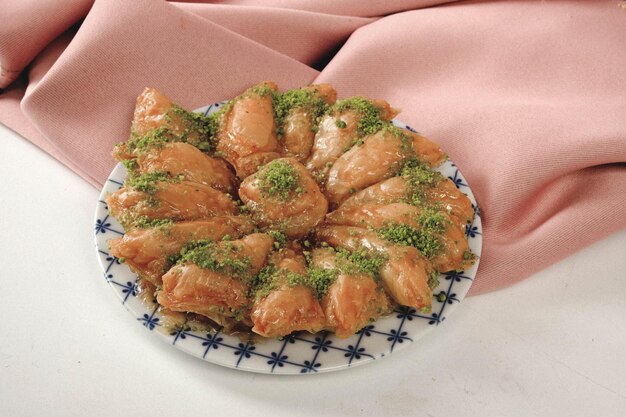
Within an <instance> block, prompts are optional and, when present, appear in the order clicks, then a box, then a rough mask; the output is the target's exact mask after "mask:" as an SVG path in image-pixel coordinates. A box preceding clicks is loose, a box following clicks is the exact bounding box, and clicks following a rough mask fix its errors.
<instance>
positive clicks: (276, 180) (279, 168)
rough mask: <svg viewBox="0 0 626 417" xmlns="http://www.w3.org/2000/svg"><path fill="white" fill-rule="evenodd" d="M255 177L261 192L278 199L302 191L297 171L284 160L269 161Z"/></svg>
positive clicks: (283, 198)
mask: <svg viewBox="0 0 626 417" xmlns="http://www.w3.org/2000/svg"><path fill="white" fill-rule="evenodd" d="M257 178H258V180H259V187H260V189H261V192H263V193H265V194H266V195H268V196H271V197H275V198H277V199H279V200H283V201H284V200H287V199H288V198H289V196H290V195H291V194H292V193H296V194H298V195H300V194H302V193H303V192H304V190H303V188H302V187H301V186H300V177H299V175H298V172H297V171H296V169H295V168H294V167H293V166H292V165H291V164H290V163H289V162H287V161H285V160H275V161H272V162H270V163H269V164H267V165H266V166H265V167H264V168H263V169H262V170H261V171H260V172H259V173H258V174H257ZM298 190H299V191H298Z"/></svg>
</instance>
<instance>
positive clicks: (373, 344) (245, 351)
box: [95, 102, 482, 374]
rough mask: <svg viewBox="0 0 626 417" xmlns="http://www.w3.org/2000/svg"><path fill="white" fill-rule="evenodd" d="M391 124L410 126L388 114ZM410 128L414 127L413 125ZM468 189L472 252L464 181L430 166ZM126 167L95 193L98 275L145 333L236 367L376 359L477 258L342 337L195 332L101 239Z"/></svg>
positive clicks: (437, 319) (455, 290)
mask: <svg viewBox="0 0 626 417" xmlns="http://www.w3.org/2000/svg"><path fill="white" fill-rule="evenodd" d="M222 105H223V102H221V103H215V104H212V105H210V106H206V107H203V108H200V109H198V110H196V111H197V112H201V113H204V114H205V115H206V114H210V113H212V112H215V111H217V110H218V109H219V108H220V106H222ZM394 124H395V125H396V126H399V127H402V128H407V129H409V130H413V129H411V128H410V127H408V126H407V125H405V124H403V123H401V122H397V121H395V120H394ZM413 131H414V130H413ZM437 170H438V171H440V172H441V173H442V174H443V175H444V176H446V177H448V178H450V179H451V180H452V181H453V182H454V183H455V184H456V186H457V188H459V189H460V190H461V191H462V192H464V193H465V194H467V195H468V197H469V198H470V200H471V202H472V205H473V207H474V213H475V215H474V221H473V223H472V224H470V225H467V227H466V235H467V237H468V243H469V246H470V249H471V250H472V252H473V253H474V254H476V255H478V257H479V259H480V254H481V249H482V227H481V222H480V211H479V209H478V205H477V204H476V200H475V198H474V195H473V194H472V191H471V189H470V188H469V185H468V184H467V181H465V178H463V175H462V174H461V172H460V171H459V169H458V168H457V167H456V166H455V165H454V163H453V162H452V161H450V160H448V161H446V162H445V163H444V164H443V165H442V166H440V167H439V168H437ZM125 177H126V170H125V168H124V166H123V165H122V164H118V165H117V166H116V167H115V168H114V169H113V172H111V175H110V176H109V178H108V179H107V181H106V183H105V185H104V187H103V189H102V193H101V194H100V197H99V200H98V203H97V207H96V216H95V243H96V251H97V256H98V260H99V262H100V266H101V267H102V271H103V274H104V279H105V280H106V281H107V282H108V283H109V285H110V286H111V289H112V290H113V292H114V293H115V295H116V296H117V297H118V299H119V300H120V302H121V304H122V305H123V306H124V307H126V309H127V310H128V311H129V312H130V313H131V315H132V316H133V317H134V319H135V321H136V322H137V323H138V324H140V325H142V326H143V327H144V328H145V329H146V330H147V331H148V332H150V333H155V334H157V335H159V336H160V337H161V338H162V339H163V340H164V341H166V342H167V343H169V344H171V345H173V346H174V347H175V348H177V349H180V350H183V351H185V352H187V353H189V354H191V355H193V356H196V357H198V358H200V359H203V360H205V361H207V362H211V363H214V364H217V365H222V366H226V367H230V368H236V369H239V370H244V371H250V372H259V373H271V374H309V373H317V372H328V371H336V370H341V369H347V368H350V367H353V366H357V365H362V364H365V363H368V362H371V361H373V360H376V359H380V358H382V357H384V356H387V355H389V354H390V353H393V352H397V351H399V350H400V349H404V348H406V347H407V346H410V345H412V344H413V343H414V342H416V341H417V340H418V339H419V338H421V337H423V336H424V335H425V334H426V333H428V332H429V331H431V330H433V329H438V330H437V331H440V330H439V327H440V325H441V324H442V323H443V322H444V321H446V320H447V319H448V317H449V316H450V314H451V313H452V312H453V311H454V310H455V309H456V308H457V307H458V306H459V304H460V303H461V301H462V300H463V298H464V297H465V295H466V294H467V291H468V290H469V289H470V287H471V285H472V282H473V280H474V277H475V276H476V270H477V269H478V262H476V264H475V265H473V266H472V268H470V269H468V270H466V271H463V272H450V273H444V274H441V276H440V277H439V286H438V287H437V288H436V289H435V290H434V291H433V294H435V298H434V299H433V307H432V312H431V313H428V314H423V313H420V312H418V311H416V310H415V309H412V308H406V307H402V308H399V309H398V310H396V311H394V312H393V313H392V314H391V315H389V316H386V317H383V318H381V319H379V320H377V321H375V322H374V323H371V324H370V325H368V326H367V327H365V328H364V329H362V330H360V331H359V332H358V333H356V334H354V335H353V336H351V337H349V338H347V339H340V338H338V337H336V336H335V335H334V334H332V333H327V332H321V333H317V334H308V333H298V334H295V335H291V336H289V337H286V338H284V339H283V340H276V339H271V340H265V341H262V342H257V343H251V342H243V341H242V340H241V339H240V338H238V337H236V336H231V335H227V334H224V333H221V332H220V331H215V332H206V331H205V332H199V331H186V330H184V329H178V330H173V329H168V328H167V327H166V326H164V323H163V321H164V319H163V317H162V315H161V314H160V312H159V311H158V306H157V305H155V304H150V303H147V302H145V301H144V300H143V299H142V298H141V297H140V296H139V287H138V278H137V276H136V275H135V274H134V273H133V272H131V271H130V270H129V269H128V267H127V266H126V265H124V264H121V263H120V262H119V261H118V260H117V259H116V258H115V257H113V256H112V255H110V254H109V249H108V245H107V241H109V240H110V239H114V238H118V237H120V236H122V235H123V228H122V227H121V226H120V224H119V223H118V222H117V221H116V220H115V218H113V217H112V216H111V215H110V214H109V211H108V207H107V205H106V202H105V198H106V196H107V195H108V194H110V193H113V192H115V191H117V190H118V189H119V188H120V187H121V186H122V184H123V182H124V178H125Z"/></svg>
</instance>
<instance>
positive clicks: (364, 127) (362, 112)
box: [331, 97, 389, 136]
mask: <svg viewBox="0 0 626 417" xmlns="http://www.w3.org/2000/svg"><path fill="white" fill-rule="evenodd" d="M331 110H332V111H334V112H336V113H343V112H345V111H347V110H352V111H355V112H357V113H359V116H360V117H359V121H358V123H357V132H358V133H359V135H360V136H367V135H373V134H374V133H376V132H378V131H379V130H380V129H382V128H383V127H384V126H385V125H388V124H389V122H386V121H384V120H382V119H381V118H380V108H378V107H376V106H375V105H374V103H372V102H371V101H370V100H368V99H366V98H364V97H352V98H348V99H343V100H337V102H336V103H335V104H334V105H333V106H332V107H331Z"/></svg>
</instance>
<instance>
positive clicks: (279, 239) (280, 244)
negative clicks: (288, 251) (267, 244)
mask: <svg viewBox="0 0 626 417" xmlns="http://www.w3.org/2000/svg"><path fill="white" fill-rule="evenodd" d="M267 234H268V235H270V236H271V237H273V238H274V248H275V249H282V248H284V247H285V246H287V236H286V235H285V234H284V233H283V232H281V231H279V230H269V231H268V232H267Z"/></svg>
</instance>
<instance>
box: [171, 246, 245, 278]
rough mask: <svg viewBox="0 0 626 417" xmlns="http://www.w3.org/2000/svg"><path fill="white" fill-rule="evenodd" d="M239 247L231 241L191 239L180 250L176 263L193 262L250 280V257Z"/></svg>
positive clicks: (205, 267) (201, 266)
mask: <svg viewBox="0 0 626 417" xmlns="http://www.w3.org/2000/svg"><path fill="white" fill-rule="evenodd" d="M241 249H242V247H241V246H240V245H237V244H235V243H234V242H231V241H222V242H219V243H218V242H215V241H212V240H207V239H204V240H198V241H193V242H190V243H189V244H187V245H186V246H185V247H184V248H183V249H182V250H181V251H180V259H179V260H178V263H187V262H189V263H193V264H195V265H197V266H199V267H200V268H204V269H209V270H211V271H215V272H218V273H222V274H227V275H230V276H233V277H237V278H238V279H240V280H242V281H244V282H250V281H251V280H252V279H253V278H254V277H252V276H251V269H252V265H251V262H250V258H249V257H247V256H243V255H242V253H241Z"/></svg>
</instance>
